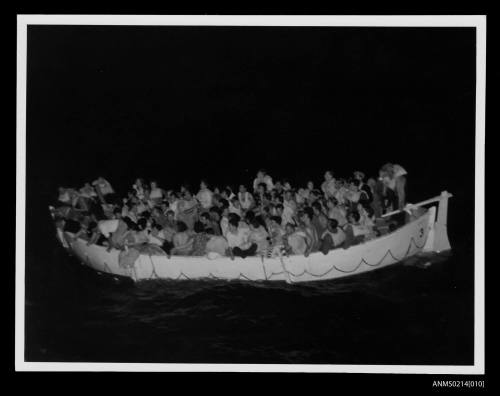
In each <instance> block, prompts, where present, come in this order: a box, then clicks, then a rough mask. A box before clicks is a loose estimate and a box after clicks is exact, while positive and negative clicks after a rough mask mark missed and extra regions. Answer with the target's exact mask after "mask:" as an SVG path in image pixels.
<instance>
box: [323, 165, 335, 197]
mask: <svg viewBox="0 0 500 396" xmlns="http://www.w3.org/2000/svg"><path fill="white" fill-rule="evenodd" d="M324 177H325V181H324V182H323V184H321V191H323V194H324V195H325V197H326V198H332V197H334V196H335V193H336V192H337V189H336V187H335V179H334V177H333V172H332V171H326V172H325V176H324Z"/></svg>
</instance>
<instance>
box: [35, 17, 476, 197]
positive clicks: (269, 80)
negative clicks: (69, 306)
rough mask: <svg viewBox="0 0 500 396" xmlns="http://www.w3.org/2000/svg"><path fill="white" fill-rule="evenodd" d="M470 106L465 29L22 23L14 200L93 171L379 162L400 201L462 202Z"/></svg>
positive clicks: (175, 173) (290, 168)
mask: <svg viewBox="0 0 500 396" xmlns="http://www.w3.org/2000/svg"><path fill="white" fill-rule="evenodd" d="M474 98H475V30H474V29H472V28H460V29H458V28H366V27H365V28H338V27H337V28H323V27H321V28H320V27H316V28H314V27H305V28H304V27H185V26H182V27H160V26H155V27H130V26H119V27H111V26H97V27H96V26H31V27H29V30H28V97H27V104H28V108H27V112H28V118H27V167H28V177H27V178H28V200H29V199H30V197H34V195H30V194H38V193H40V192H42V191H43V192H44V193H45V194H54V195H53V196H55V191H54V189H55V188H56V187H57V186H58V185H65V186H66V185H67V186H80V185H82V184H83V182H84V181H91V180H94V178H95V177H96V176H98V175H99V174H102V175H104V176H106V177H108V178H109V179H110V181H111V182H112V183H113V184H114V185H115V187H117V188H118V189H119V190H121V191H124V189H125V188H127V186H129V185H130V183H131V181H132V179H134V178H135V177H137V176H142V177H145V178H146V179H149V178H157V179H159V180H160V182H161V184H162V185H163V187H165V188H178V186H179V184H180V183H181V182H183V181H188V182H191V183H192V185H193V186H195V189H196V188H197V187H198V181H199V179H200V178H203V177H207V178H208V179H209V180H210V181H212V182H213V183H215V184H217V185H222V184H223V183H233V184H236V183H240V182H246V183H248V184H249V183H250V182H251V180H252V178H253V176H254V174H255V172H256V170H257V169H258V168H260V167H264V168H266V169H267V170H268V171H269V173H270V174H271V175H273V176H274V177H288V178H289V179H291V180H292V182H294V183H305V182H306V181H307V180H309V179H313V180H315V181H316V182H318V183H319V182H320V181H321V179H322V175H323V173H324V170H325V169H328V168H331V169H333V171H334V172H335V173H336V174H337V175H339V176H350V175H351V172H352V171H354V170H356V169H361V170H363V171H365V173H367V174H369V175H374V174H375V173H376V172H377V170H378V169H379V167H380V166H381V165H382V164H384V163H385V162H395V163H400V164H402V165H403V166H404V167H405V168H406V169H407V170H408V172H409V175H410V179H409V183H410V184H409V190H410V191H409V196H410V199H411V198H412V196H413V198H414V199H424V198H428V197H430V196H433V195H435V194H436V193H439V191H441V190H443V189H447V190H449V191H452V192H459V191H457V190H462V189H464V187H465V190H466V191H467V189H468V192H469V193H470V194H472V192H473V189H474V187H473V183H474V117H475V113H474V107H475V99H474ZM412 180H413V184H411V183H412ZM417 185H418V186H419V187H418V188H417V187H416V186H417ZM421 186H424V187H421ZM425 186H427V187H428V188H425ZM30 187H31V189H30ZM454 190H455V191H454ZM469 198H470V197H469ZM413 201H414V200H413ZM28 203H29V202H28Z"/></svg>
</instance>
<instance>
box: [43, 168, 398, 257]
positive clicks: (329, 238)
mask: <svg viewBox="0 0 500 396" xmlns="http://www.w3.org/2000/svg"><path fill="white" fill-rule="evenodd" d="M405 175H406V171H405V170H404V169H403V168H402V167H401V166H399V165H396V164H386V165H384V166H383V167H382V168H381V169H380V171H379V175H378V177H377V178H369V179H368V180H365V179H366V178H365V175H364V173H363V172H360V171H356V172H354V173H353V175H352V177H350V178H348V179H344V178H336V177H335V175H334V174H333V172H331V171H326V172H325V174H324V180H323V182H322V183H321V185H319V186H316V185H315V183H314V182H313V181H309V182H308V183H307V185H306V186H304V187H301V188H294V187H293V186H292V185H291V183H290V182H289V181H287V180H275V181H273V179H272V177H271V176H270V175H269V174H267V173H266V171H264V170H260V171H259V172H258V173H257V175H256V178H255V180H254V181H253V183H252V185H251V186H250V188H248V187H247V186H246V185H244V184H241V185H239V186H238V188H237V189H235V190H233V189H232V188H231V187H230V186H226V187H225V188H218V187H212V188H211V186H210V185H209V183H208V182H207V181H205V180H202V181H201V182H200V185H199V189H198V191H197V192H196V194H194V193H193V192H192V191H191V189H190V188H189V186H187V185H183V186H181V187H180V189H179V190H178V191H174V190H167V189H163V188H161V186H160V185H159V183H158V182H157V181H154V180H152V181H149V183H146V181H145V180H143V179H141V178H139V179H137V180H135V182H134V184H133V185H132V186H131V187H130V189H129V190H128V191H127V193H126V196H125V197H119V196H118V195H117V193H116V192H115V190H114V188H113V187H112V185H111V184H110V182H109V181H107V180H106V179H104V178H103V177H99V178H98V179H97V180H95V181H94V182H92V183H86V184H85V185H84V186H83V187H82V188H80V189H73V188H64V187H60V188H59V196H58V199H57V203H56V204H55V205H54V206H53V207H52V212H53V213H52V214H53V217H54V219H55V222H56V226H57V228H58V232H59V233H60V235H64V237H65V238H66V239H65V241H66V243H67V242H68V239H67V238H69V239H73V238H81V239H83V240H86V241H87V244H88V245H91V244H97V245H102V246H106V247H107V249H108V251H109V250H111V249H113V248H114V249H118V250H120V259H121V262H123V265H133V262H134V261H135V259H136V258H137V257H138V255H139V254H140V253H144V252H147V253H150V254H160V255H167V256H168V257H170V255H184V256H208V257H209V258H212V257H219V256H229V257H231V258H234V257H243V258H245V257H247V256H255V255H260V256H265V257H276V256H280V255H305V256H308V255H309V254H310V253H313V252H318V251H321V252H323V253H324V254H327V253H328V252H329V251H330V250H332V249H337V248H341V247H343V248H347V247H349V246H352V245H354V244H358V243H362V242H364V241H367V240H370V239H373V238H376V237H377V236H380V235H382V234H384V233H386V232H389V231H391V229H393V228H394V227H396V226H397V224H395V223H394V222H392V223H388V222H387V221H383V220H382V219H381V218H380V217H381V215H382V214H384V213H387V212H390V211H394V210H398V209H402V208H403V207H404V205H405V181H406V179H405V177H406V176H405Z"/></svg>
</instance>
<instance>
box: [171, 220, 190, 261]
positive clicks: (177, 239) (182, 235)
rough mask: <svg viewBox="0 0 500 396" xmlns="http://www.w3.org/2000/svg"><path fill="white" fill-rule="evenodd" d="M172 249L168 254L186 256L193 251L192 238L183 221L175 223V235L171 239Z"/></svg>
mask: <svg viewBox="0 0 500 396" xmlns="http://www.w3.org/2000/svg"><path fill="white" fill-rule="evenodd" d="M172 241H173V244H174V247H173V248H172V250H171V251H170V254H177V255H180V256H187V255H189V253H190V252H191V250H192V249H193V237H192V236H191V235H190V234H189V233H188V228H187V225H186V223H184V222H183V221H178V222H177V233H176V234H175V235H174V237H173V238H172Z"/></svg>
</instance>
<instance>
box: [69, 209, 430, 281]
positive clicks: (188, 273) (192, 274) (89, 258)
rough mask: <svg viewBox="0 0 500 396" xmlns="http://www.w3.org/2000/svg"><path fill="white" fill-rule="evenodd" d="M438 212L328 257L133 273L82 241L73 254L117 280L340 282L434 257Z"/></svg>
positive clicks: (180, 259)
mask: <svg viewBox="0 0 500 396" xmlns="http://www.w3.org/2000/svg"><path fill="white" fill-rule="evenodd" d="M435 220H436V212H435V208H434V207H432V208H430V209H429V210H428V211H427V212H426V213H425V214H424V215H422V216H421V217H420V218H418V219H416V220H413V221H412V222H410V223H408V224H406V225H405V226H403V227H401V228H399V229H398V230H396V231H394V232H392V233H390V234H387V235H385V236H382V237H380V238H377V239H373V240H371V241H368V242H365V243H362V244H359V245H355V246H352V247H350V248H348V249H342V248H341V249H335V250H332V251H330V252H329V253H328V254H326V255H324V254H323V253H321V252H317V253H313V254H311V255H309V256H308V257H304V256H289V257H282V258H279V257H278V258H261V257H247V258H245V259H242V258H235V259H234V260H231V259H230V258H229V257H220V258H217V259H212V260H211V259H208V258H207V257H192V256H172V257H171V258H170V259H169V258H167V257H166V256H148V255H141V256H140V257H139V258H138V259H137V261H136V262H135V265H134V266H133V267H132V268H122V267H120V266H119V263H118V253H119V252H118V251H117V250H111V251H110V252H107V251H106V248H105V247H102V246H97V245H91V246H87V242H86V241H84V240H81V239H77V240H75V241H73V242H71V243H70V245H69V246H68V250H69V251H70V252H72V253H73V254H74V255H76V256H77V257H78V258H79V259H80V260H81V261H82V263H84V264H86V265H88V266H89V267H91V268H93V269H95V270H97V271H100V272H105V273H109V274H112V275H120V276H125V277H129V278H132V279H133V280H134V281H142V280H149V279H173V280H180V279H225V280H237V279H240V280H249V281H287V282H292V283H295V282H310V281H318V280H327V279H335V278H341V277H345V276H349V275H355V274H360V273H363V272H367V271H372V270H375V269H378V268H383V267H387V266H388V265H391V264H395V263H397V262H399V261H401V260H404V259H406V258H408V257H411V256H413V255H415V254H417V253H419V252H421V251H432V250H435V249H434V248H433V243H434V242H433V240H434V234H435V225H436V222H435Z"/></svg>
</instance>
